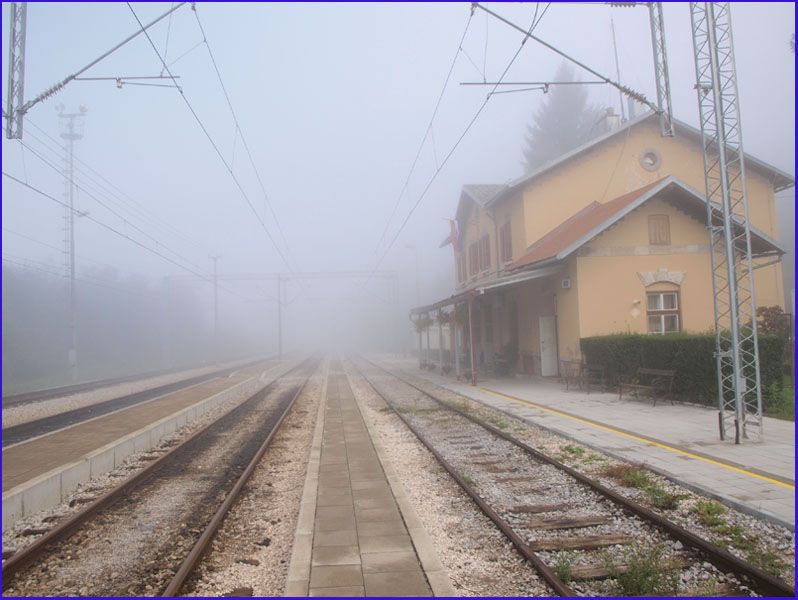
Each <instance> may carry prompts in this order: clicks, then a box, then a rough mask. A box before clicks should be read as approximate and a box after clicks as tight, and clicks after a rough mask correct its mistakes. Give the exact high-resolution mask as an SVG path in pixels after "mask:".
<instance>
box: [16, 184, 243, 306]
mask: <svg viewBox="0 0 798 600" xmlns="http://www.w3.org/2000/svg"><path fill="white" fill-rule="evenodd" d="M2 173H3V175H4V176H5V177H8V178H9V179H11V180H12V181H15V182H17V183H18V184H20V185H22V186H24V187H26V188H28V189H29V190H31V191H34V192H36V193H37V194H39V195H40V196H43V197H45V198H47V199H49V200H52V201H53V202H55V203H56V204H59V205H61V206H63V207H65V208H68V207H69V205H68V204H67V203H66V202H62V201H61V200H59V199H58V198H56V197H54V196H51V195H50V194H48V193H47V192H44V191H42V190H40V189H39V188H37V187H35V186H32V185H30V184H29V183H26V182H24V181H22V180H21V179H18V178H17V177H14V176H13V175H11V174H10V173H7V172H6V171H3V172H2ZM76 187H77V186H76ZM83 191H84V192H85V191H86V190H83ZM71 210H72V211H73V212H74V213H75V214H76V215H79V216H81V217H82V218H84V219H88V220H89V221H92V222H93V223H96V224H97V225H99V226H100V227H102V228H103V229H106V230H108V231H110V232H112V233H114V234H115V235H118V236H120V237H122V238H124V239H126V240H128V241H130V242H133V243H134V244H136V245H137V246H139V247H140V248H143V249H144V250H146V251H147V252H150V253H151V254H155V255H156V256H159V257H160V258H162V259H164V260H165V261H167V262H169V263H171V264H173V265H175V266H176V267H180V268H181V269H183V270H184V271H187V272H188V273H191V274H192V275H195V276H196V277H198V278H200V279H202V280H203V281H208V282H212V281H213V276H212V275H207V274H205V273H203V272H202V271H195V270H193V269H191V268H189V267H187V266H185V265H183V264H180V263H179V262H177V261H175V260H173V259H172V258H170V257H168V256H166V255H165V254H162V253H161V252H158V250H156V249H155V248H151V247H150V246H147V245H146V244H143V243H142V242H140V241H139V240H137V239H136V238H133V237H131V236H129V235H128V234H126V233H124V232H122V231H119V230H118V229H116V228H114V227H112V226H110V225H108V224H107V223H105V222H103V221H100V220H99V219H96V218H94V217H92V216H91V215H90V214H88V213H81V212H79V211H78V210H77V209H74V208H73V209H71ZM189 264H191V263H189ZM219 289H221V290H223V291H225V292H227V293H228V294H231V295H233V296H236V297H237V298H241V299H243V300H249V298H246V297H245V296H242V295H241V294H239V293H237V292H235V291H233V290H231V289H229V288H226V287H223V286H219Z"/></svg>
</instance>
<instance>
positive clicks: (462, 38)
mask: <svg viewBox="0 0 798 600" xmlns="http://www.w3.org/2000/svg"><path fill="white" fill-rule="evenodd" d="M473 18H474V11H473V10H471V13H470V14H469V16H468V21H466V25H465V29H464V30H463V34H462V35H461V36H460V42H459V43H458V44H457V50H456V51H455V53H454V57H452V63H451V64H450V65H449V71H448V72H447V73H446V79H444V81H443V86H442V87H441V91H440V94H438V100H437V101H436V102H435V108H434V109H433V111H432V116H431V117H430V119H429V123H427V128H426V129H425V130H424V135H423V137H422V138H421V143H419V145H418V150H417V151H416V156H415V158H414V159H413V163H412V164H411V165H410V170H409V171H408V172H407V177H405V182H404V184H403V185H402V189H401V190H400V191H399V195H398V196H397V197H396V202H394V205H393V209H391V214H390V215H389V216H388V220H387V222H386V223H385V228H384V229H383V230H382V233H381V234H380V239H379V241H378V242H377V246H376V248H375V249H374V250H375V251H377V250H379V248H380V244H382V241H383V240H384V239H385V234H386V233H388V228H389V227H390V226H391V221H392V220H393V217H394V215H395V214H396V210H397V209H398V208H399V203H400V202H401V201H402V196H404V194H405V191H406V190H407V186H408V184H409V183H410V178H411V177H412V175H413V172H414V171H415V169H416V164H418V159H419V157H420V156H421V151H422V149H423V148H424V144H425V143H426V141H427V137H429V133H430V130H431V129H432V123H433V121H434V120H435V116H436V115H437V114H438V108H440V105H441V100H443V94H444V92H446V87H447V86H448V85H449V79H451V77H452V71H454V66H455V64H456V63H457V57H458V56H460V52H461V51H463V41H465V37H466V34H468V28H469V27H470V26H471V20H472V19H473ZM469 60H471V58H470V57H469ZM472 63H473V61H472ZM475 66H476V65H475Z"/></svg>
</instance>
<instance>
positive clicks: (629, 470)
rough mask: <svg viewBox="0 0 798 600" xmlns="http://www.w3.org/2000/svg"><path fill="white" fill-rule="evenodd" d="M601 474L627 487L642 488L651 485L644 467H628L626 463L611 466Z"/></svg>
mask: <svg viewBox="0 0 798 600" xmlns="http://www.w3.org/2000/svg"><path fill="white" fill-rule="evenodd" d="M601 474H602V475H604V476H605V477H611V478H612V479H615V480H616V481H618V482H619V483H621V484H623V485H625V486H626V487H636V488H642V487H645V486H646V485H647V484H649V483H651V479H650V477H649V476H648V473H647V472H646V471H645V469H644V467H643V465H627V464H625V463H620V464H617V465H610V466H608V467H605V468H604V469H602V471H601Z"/></svg>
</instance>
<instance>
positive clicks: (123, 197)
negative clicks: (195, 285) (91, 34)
mask: <svg viewBox="0 0 798 600" xmlns="http://www.w3.org/2000/svg"><path fill="white" fill-rule="evenodd" d="M27 122H28V124H29V125H32V126H33V127H34V128H35V129H37V130H38V131H39V132H40V133H41V134H42V135H44V136H45V137H47V138H48V139H50V140H51V141H52V142H53V143H54V144H56V146H58V148H59V150H60V151H61V152H63V151H64V147H63V146H62V145H61V143H60V142H59V141H58V140H57V139H55V138H54V137H53V136H51V135H50V134H49V133H47V131H45V130H44V129H43V128H41V127H39V126H38V125H37V124H36V123H35V122H34V121H32V120H31V119H28V121H27ZM33 138H34V139H35V140H37V141H38V142H39V143H40V144H42V145H43V146H45V147H48V146H47V144H46V143H45V142H44V141H42V140H41V138H39V137H38V136H36V135H33ZM49 149H50V150H51V151H52V148H49ZM75 160H76V161H77V162H79V163H81V164H82V165H84V166H85V167H86V169H88V171H91V172H92V173H94V174H95V175H96V176H97V177H99V178H100V179H101V180H102V181H103V182H105V184H107V186H106V185H103V184H102V183H100V182H99V181H97V180H96V179H95V178H94V177H92V176H91V175H89V174H88V173H86V171H84V170H83V169H81V168H80V167H78V170H79V171H81V172H83V173H84V176H85V177H86V178H88V179H89V180H91V181H92V182H93V183H95V184H96V185H97V186H98V187H100V188H103V189H104V191H105V193H106V194H108V195H113V196H115V197H116V198H118V199H119V200H120V202H122V203H123V204H128V205H129V206H130V207H131V209H133V208H135V209H136V210H138V211H139V213H140V214H141V215H142V216H143V218H148V219H150V220H151V222H152V223H153V224H154V225H155V226H159V227H162V228H163V229H164V230H165V231H166V230H169V231H170V232H171V233H172V234H173V235H176V236H177V237H180V238H181V239H183V240H184V241H186V242H188V243H189V244H191V245H193V246H194V247H196V248H197V249H199V250H201V251H202V252H203V253H206V254H208V253H210V250H209V249H208V248H206V247H205V246H203V245H202V244H200V243H199V242H197V241H195V240H193V239H191V238H190V237H188V236H187V235H185V234H184V233H182V232H181V231H180V230H178V229H176V228H175V227H174V226H173V225H171V224H169V223H168V222H167V221H165V220H163V219H162V218H160V217H158V216H157V215H156V214H155V213H152V212H150V211H148V210H147V209H145V208H144V206H143V205H142V204H141V203H139V202H137V201H136V200H135V199H134V198H132V197H131V196H130V195H129V194H127V193H126V192H124V191H123V190H122V189H120V188H119V187H118V186H116V185H115V184H114V183H113V182H111V181H110V180H109V179H108V178H106V177H105V176H104V175H103V174H102V173H100V172H99V171H97V170H96V169H94V168H93V167H92V166H91V165H90V164H88V163H87V162H86V161H84V160H81V158H80V157H75ZM109 188H112V189H109Z"/></svg>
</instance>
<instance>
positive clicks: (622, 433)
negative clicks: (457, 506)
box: [479, 386, 795, 490]
mask: <svg viewBox="0 0 798 600" xmlns="http://www.w3.org/2000/svg"><path fill="white" fill-rule="evenodd" d="M479 389H481V390H482V391H483V392H487V393H488V394H493V395H494V396H499V397H501V398H507V399H508V400H512V401H514V402H518V403H521V404H527V405H529V406H531V407H532V408H536V409H538V410H542V411H545V412H550V413H553V414H555V415H559V416H561V417H565V418H566V419H571V420H572V421H578V422H579V423H584V424H585V425H590V426H591V427H596V428H597V429H603V430H604V431H609V432H611V433H615V434H617V435H620V436H623V437H627V438H630V439H633V440H637V441H639V442H645V443H646V444H650V445H652V446H656V447H658V448H662V449H663V450H669V451H671V452H675V453H676V454H681V455H682V456H689V457H690V458H694V459H696V460H700V461H703V462H705V463H709V464H711V465H715V466H717V467H722V468H724V469H728V470H729V471H734V472H735V473H741V474H742V475H748V476H749V477H754V478H756V479H761V480H762V481H767V482H768V483H773V484H775V485H780V486H781V487H785V488H788V489H791V490H794V489H795V485H794V484H790V483H785V482H783V481H779V480H778V479H773V478H771V477H766V476H765V475H760V474H759V473H754V472H753V471H747V470H746V469H740V468H739V467H735V466H732V465H730V464H727V463H724V462H721V461H718V460H713V459H711V458H706V457H705V456H701V455H700V454H693V453H692V452H687V451H686V450H682V449H681V448H676V447H674V446H670V445H668V444H664V443H662V442H658V441H656V440H652V439H650V438H646V437H642V436H638V435H634V434H633V433H627V432H626V431H623V430H621V429H617V428H615V427H611V426H610V425H602V424H601V423H597V422H596V421H591V420H590V419H583V418H581V417H577V416H575V415H572V414H570V413H567V412H564V411H561V410H557V409H556V408H549V407H548V406H543V405H541V404H536V403H535V402H530V401H529V400H524V399H523V398H517V397H515V396H510V395H509V394H503V393H502V392H497V391H496V390H491V389H488V388H486V387H481V386H480V388H479Z"/></svg>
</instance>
